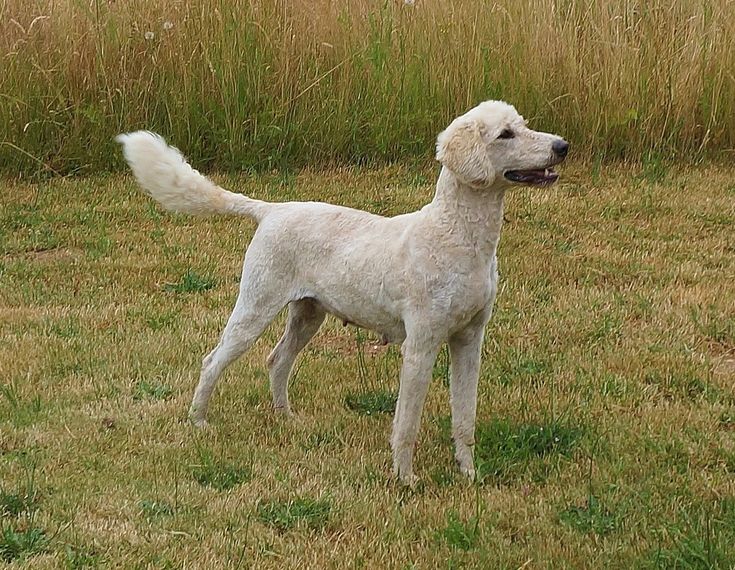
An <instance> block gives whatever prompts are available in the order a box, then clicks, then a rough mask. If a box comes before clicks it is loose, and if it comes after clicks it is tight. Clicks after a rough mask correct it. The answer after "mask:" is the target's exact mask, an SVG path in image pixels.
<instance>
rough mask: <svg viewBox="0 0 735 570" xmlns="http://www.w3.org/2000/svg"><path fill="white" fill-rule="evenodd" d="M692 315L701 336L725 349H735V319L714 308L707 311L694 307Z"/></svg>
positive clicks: (710, 307) (691, 311)
mask: <svg viewBox="0 0 735 570" xmlns="http://www.w3.org/2000/svg"><path fill="white" fill-rule="evenodd" d="M690 314H691V318H692V321H693V322H694V324H695V326H696V327H697V330H698V331H699V332H700V334H702V335H704V336H705V337H706V338H708V339H710V340H711V341H714V342H716V343H718V344H721V345H723V346H725V347H735V317H733V316H732V315H726V314H723V313H722V312H720V311H718V310H717V308H716V307H714V306H709V307H707V309H706V310H702V309H700V308H698V307H693V308H692V309H691V310H690Z"/></svg>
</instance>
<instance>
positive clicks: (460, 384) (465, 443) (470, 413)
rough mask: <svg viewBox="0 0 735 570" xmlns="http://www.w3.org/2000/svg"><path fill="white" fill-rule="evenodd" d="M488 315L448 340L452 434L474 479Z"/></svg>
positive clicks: (463, 466)
mask: <svg viewBox="0 0 735 570" xmlns="http://www.w3.org/2000/svg"><path fill="white" fill-rule="evenodd" d="M488 317H489V315H488V316H486V315H484V314H480V315H478V316H477V317H476V318H475V319H473V321H472V322H471V323H470V324H469V325H468V326H467V327H466V328H465V329H463V330H461V331H459V332H458V333H456V334H454V335H453V336H452V337H450V339H449V354H450V357H451V359H452V368H451V380H450V398H451V406H452V436H453V438H454V446H455V454H454V456H455V458H456V459H457V463H458V464H459V469H460V471H462V473H464V474H465V475H466V476H467V477H469V478H470V479H472V480H474V478H475V463H474V459H473V450H474V446H475V417H476V414H477V382H478V378H479V376H480V356H481V354H482V340H483V338H484V336H485V324H486V323H487V321H488Z"/></svg>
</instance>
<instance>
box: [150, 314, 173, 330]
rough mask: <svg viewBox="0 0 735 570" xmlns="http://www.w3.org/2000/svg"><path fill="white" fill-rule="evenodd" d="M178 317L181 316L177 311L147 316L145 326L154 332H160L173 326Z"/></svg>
mask: <svg viewBox="0 0 735 570" xmlns="http://www.w3.org/2000/svg"><path fill="white" fill-rule="evenodd" d="M178 316H179V314H178V312H177V311H164V312H161V313H157V314H153V315H149V316H147V317H146V318H145V324H146V326H147V327H148V328H149V329H151V330H153V331H160V330H163V329H166V328H169V327H170V326H171V325H173V324H174V323H175V322H176V319H177V318H178Z"/></svg>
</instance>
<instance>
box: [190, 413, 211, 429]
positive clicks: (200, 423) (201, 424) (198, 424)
mask: <svg viewBox="0 0 735 570" xmlns="http://www.w3.org/2000/svg"><path fill="white" fill-rule="evenodd" d="M189 423H190V424H191V425H193V426H194V427H195V428H197V429H207V428H208V427H209V422H208V421H207V420H206V419H205V418H196V417H194V416H189Z"/></svg>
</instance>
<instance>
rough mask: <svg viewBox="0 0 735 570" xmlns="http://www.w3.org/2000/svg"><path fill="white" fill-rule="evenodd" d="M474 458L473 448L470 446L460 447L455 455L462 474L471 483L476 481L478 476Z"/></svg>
mask: <svg viewBox="0 0 735 570" xmlns="http://www.w3.org/2000/svg"><path fill="white" fill-rule="evenodd" d="M472 456H473V453H472V448H471V447H469V446H462V447H459V448H458V449H457V453H456V455H455V458H456V460H457V465H458V467H459V471H460V473H462V475H464V476H465V477H467V478H468V479H469V480H470V481H474V480H475V476H476V473H475V462H474V459H473V457H472Z"/></svg>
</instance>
